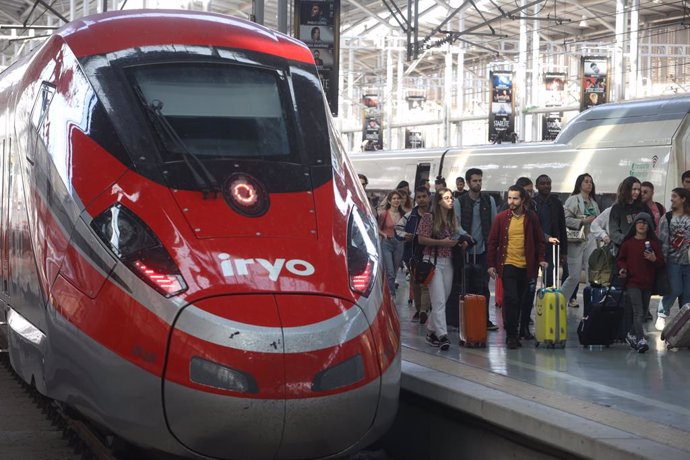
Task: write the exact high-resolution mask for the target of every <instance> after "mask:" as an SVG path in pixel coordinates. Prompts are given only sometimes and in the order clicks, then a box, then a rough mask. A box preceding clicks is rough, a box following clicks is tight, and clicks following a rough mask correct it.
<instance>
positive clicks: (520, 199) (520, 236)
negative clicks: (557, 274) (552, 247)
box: [487, 185, 548, 349]
mask: <svg viewBox="0 0 690 460" xmlns="http://www.w3.org/2000/svg"><path fill="white" fill-rule="evenodd" d="M526 197H527V193H526V192H525V189H524V188H522V187H519V186H516V185H513V186H511V187H510V188H509V189H508V209H507V210H505V211H503V212H501V213H499V214H498V215H497V216H496V219H494V222H493V224H492V226H491V232H490V233H489V239H488V249H487V251H488V252H487V264H488V266H489V269H488V270H487V272H488V274H489V276H491V277H492V278H496V277H497V276H498V277H500V278H501V280H502V281H503V323H504V325H505V329H506V345H507V347H508V348H509V349H515V348H518V347H520V346H521V344H520V339H519V337H518V318H519V316H520V307H521V305H522V299H523V298H524V297H525V294H526V292H527V290H528V289H529V280H531V279H533V278H535V277H536V276H537V270H538V267H539V266H541V267H542V270H545V269H546V267H547V266H548V264H547V263H546V261H545V260H544V234H543V232H542V229H541V226H540V224H539V217H538V216H537V214H536V213H535V212H533V211H530V210H528V209H526V208H525V206H524V203H525V199H526Z"/></svg>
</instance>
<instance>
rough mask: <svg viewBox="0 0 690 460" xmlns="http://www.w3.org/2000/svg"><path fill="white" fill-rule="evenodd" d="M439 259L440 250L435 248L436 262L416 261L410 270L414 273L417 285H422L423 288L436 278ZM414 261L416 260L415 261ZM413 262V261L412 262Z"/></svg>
mask: <svg viewBox="0 0 690 460" xmlns="http://www.w3.org/2000/svg"><path fill="white" fill-rule="evenodd" d="M437 257H438V248H434V261H433V262H432V261H431V260H429V259H427V260H418V261H415V262H414V263H413V264H412V265H411V267H410V270H411V271H412V275H413V279H414V281H415V283H418V284H421V285H422V286H428V285H429V283H431V280H432V279H433V278H434V273H435V272H436V259H437ZM413 260H414V259H413ZM410 262H412V261H410Z"/></svg>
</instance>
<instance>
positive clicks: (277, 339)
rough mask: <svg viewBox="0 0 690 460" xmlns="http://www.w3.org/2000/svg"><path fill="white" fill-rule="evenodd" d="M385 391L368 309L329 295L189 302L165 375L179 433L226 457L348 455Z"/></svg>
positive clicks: (194, 445)
mask: <svg viewBox="0 0 690 460" xmlns="http://www.w3.org/2000/svg"><path fill="white" fill-rule="evenodd" d="M379 393H380V368H379V364H378V358H377V355H376V347H375V346H374V340H373V337H372V333H371V331H370V325H369V322H368V321H367V319H366V316H365V314H364V313H363V312H362V310H361V309H360V308H359V307H357V306H356V305H354V304H351V303H348V302H345V301H342V300H340V299H333V298H330V297H325V296H296V295H290V296H280V295H276V296H274V295H251V296H226V297H216V298H212V299H206V300H203V301H200V302H197V303H196V304H195V305H190V306H188V307H186V308H185V309H184V310H183V311H182V312H181V313H180V315H179V317H178V319H177V321H176V322H175V324H174V327H173V331H172V334H171V340H170V345H169V350H168V358H167V366H166V373H165V376H164V381H163V400H164V404H165V411H166V418H167V421H168V425H169V427H170V430H171V432H172V434H173V435H174V436H175V437H176V438H177V439H178V440H179V441H180V442H181V443H182V444H184V445H185V446H186V447H187V448H189V449H191V450H193V451H195V452H197V453H199V454H202V455H207V456H211V457H216V458H223V459H239V458H257V459H258V458H311V457H320V456H326V455H331V454H335V453H337V452H340V451H342V450H344V449H347V448H348V447H350V446H352V445H354V444H356V443H357V441H359V440H360V439H361V438H362V437H363V436H364V435H365V434H366V432H367V430H368V429H369V428H370V427H371V425H372V423H373V421H374V419H375V417H376V408H377V406H378V399H379Z"/></svg>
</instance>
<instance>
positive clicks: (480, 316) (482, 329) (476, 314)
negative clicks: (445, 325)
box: [459, 251, 486, 348]
mask: <svg viewBox="0 0 690 460" xmlns="http://www.w3.org/2000/svg"><path fill="white" fill-rule="evenodd" d="M463 252H464V251H463ZM463 255H464V260H465V261H466V262H468V260H469V259H468V257H467V254H466V253H464V254H463ZM475 258H476V255H475ZM475 263H476V261H475ZM466 286H467V283H466V276H465V267H463V269H462V288H461V291H460V308H459V313H460V325H459V330H460V346H463V347H469V348H484V347H486V297H484V296H483V295H475V294H467V287H466Z"/></svg>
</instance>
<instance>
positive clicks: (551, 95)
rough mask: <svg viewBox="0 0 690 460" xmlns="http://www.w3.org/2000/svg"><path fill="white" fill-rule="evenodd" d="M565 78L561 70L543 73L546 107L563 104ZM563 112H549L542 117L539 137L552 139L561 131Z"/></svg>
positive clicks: (547, 139) (545, 139)
mask: <svg viewBox="0 0 690 460" xmlns="http://www.w3.org/2000/svg"><path fill="white" fill-rule="evenodd" d="M565 79H566V74H565V73H562V72H546V73H544V94H545V101H544V105H545V106H546V107H562V106H563V105H564V104H565ZM562 120H563V112H551V113H548V114H546V115H544V116H543V117H542V127H541V139H542V140H544V141H552V140H554V139H556V137H557V136H558V134H559V133H560V132H561V121H562Z"/></svg>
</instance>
